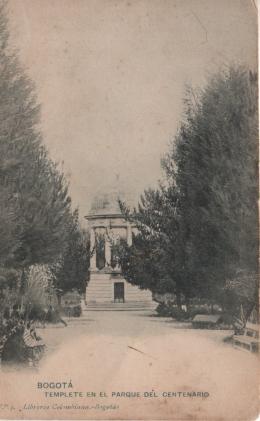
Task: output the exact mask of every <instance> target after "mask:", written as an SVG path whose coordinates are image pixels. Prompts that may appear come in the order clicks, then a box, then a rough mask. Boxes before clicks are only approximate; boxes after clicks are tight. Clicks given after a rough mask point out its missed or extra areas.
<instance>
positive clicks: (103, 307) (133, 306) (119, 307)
mask: <svg viewBox="0 0 260 421" xmlns="http://www.w3.org/2000/svg"><path fill="white" fill-rule="evenodd" d="M156 306H157V304H156V303H155V302H153V301H152V302H151V301H132V302H131V301H128V302H124V303H110V302H107V303H98V302H96V303H95V302H92V303H91V302H90V303H87V305H86V308H85V310H84V311H141V310H154V309H155V308H156Z"/></svg>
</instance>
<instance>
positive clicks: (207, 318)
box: [192, 314, 221, 329]
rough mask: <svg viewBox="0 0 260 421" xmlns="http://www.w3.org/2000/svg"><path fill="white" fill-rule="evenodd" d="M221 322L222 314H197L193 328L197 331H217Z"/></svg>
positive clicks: (193, 321)
mask: <svg viewBox="0 0 260 421" xmlns="http://www.w3.org/2000/svg"><path fill="white" fill-rule="evenodd" d="M220 320H221V315H220V314H196V316H195V317H194V318H193V320H192V327H194V328H195V329H212V328H213V329H215V328H216V327H217V325H218V323H219V322H220Z"/></svg>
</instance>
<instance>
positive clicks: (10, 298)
mask: <svg viewBox="0 0 260 421" xmlns="http://www.w3.org/2000/svg"><path fill="white" fill-rule="evenodd" d="M0 93H1V95H0V302H1V304H3V305H1V309H0V324H1V320H2V317H3V312H4V308H5V307H6V306H7V307H9V308H10V309H11V312H12V310H13V307H17V306H18V307H24V309H23V310H26V309H27V307H28V305H27V304H26V303H27V302H28V303H34V306H38V305H39V306H46V297H47V296H48V294H49V292H48V291H49V290H48V288H47V287H50V286H52V287H54V286H56V287H58V288H59V290H61V291H67V290H68V288H69V287H71V288H73V287H79V289H80V290H81V291H82V290H83V284H84V281H86V278H87V276H86V271H87V268H88V261H87V259H88V252H87V250H88V239H87V238H86V235H85V234H84V233H82V232H81V229H80V225H79V221H78V214H77V212H73V211H72V206H71V199H70V196H69V194H68V183H67V181H66V179H65V176H64V174H63V173H62V172H61V171H60V169H59V166H58V165H57V164H55V163H54V162H53V161H52V160H51V158H50V157H49V154H48V152H47V150H46V148H45V146H44V144H43V139H42V135H41V129H40V107H39V104H38V102H37V98H36V90H35V87H34V84H33V83H32V81H31V80H30V78H29V77H28V76H27V75H26V73H25V71H24V69H23V68H22V66H21V65H20V63H19V60H18V56H17V54H16V53H15V52H14V51H13V50H12V48H11V47H10V45H9V32H8V20H7V13H6V3H5V2H1V3H0ZM54 266H56V267H59V271H57V273H56V275H57V279H55V278H54V276H53V272H52V276H51V284H52V285H47V287H46V288H43V282H42V277H43V278H45V280H47V281H48V282H49V277H48V276H45V275H44V273H45V274H46V273H49V272H48V271H49V269H50V268H52V267H54ZM43 267H44V268H47V269H46V271H41V268H43ZM32 268H33V270H32ZM37 268H38V269H39V270H40V272H41V273H42V274H43V275H41V276H40V277H39V276H38V275H36V273H39V270H38V269H37ZM55 283H56V285H55ZM49 284H50V282H49ZM53 291H54V290H53ZM28 308H29V307H28Z"/></svg>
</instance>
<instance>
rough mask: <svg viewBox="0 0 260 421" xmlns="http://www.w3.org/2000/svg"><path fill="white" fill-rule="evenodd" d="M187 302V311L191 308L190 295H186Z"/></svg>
mask: <svg viewBox="0 0 260 421" xmlns="http://www.w3.org/2000/svg"><path fill="white" fill-rule="evenodd" d="M185 304H186V307H187V311H189V309H190V297H185Z"/></svg>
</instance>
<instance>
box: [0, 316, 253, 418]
mask: <svg viewBox="0 0 260 421" xmlns="http://www.w3.org/2000/svg"><path fill="white" fill-rule="evenodd" d="M68 323H69V325H68V327H67V328H64V327H62V325H59V326H54V327H47V328H46V329H42V330H41V331H40V334H41V336H42V337H43V338H44V340H45V342H46V343H47V346H48V351H47V352H46V355H45V357H44V359H43V360H42V362H41V366H40V369H39V371H38V372H28V373H23V372H20V373H18V374H17V373H1V377H0V382H1V383H2V382H4V383H5V389H4V390H5V396H4V397H1V398H2V400H4V401H5V402H9V403H12V402H15V405H14V406H15V408H16V409H15V410H14V411H13V412H12V411H11V412H10V410H9V417H8V418H10V417H11V416H12V414H13V415H14V416H13V418H15V413H16V410H19V409H22V408H23V406H24V403H27V404H28V405H29V404H30V403H33V404H34V405H35V404H38V405H43V404H45V405H46V404H48V405H49V409H48V410H45V411H43V410H41V409H40V410H37V409H35V410H28V409H22V413H23V416H24V417H25V418H32V419H33V418H56V419H57V418H67V419H72V418H76V419H130V420H134V419H165V420H166V419H167V420H181V419H189V420H191V419H192V420H193V419H194V420H195V419H196V420H197V419H198V420H205V419H214V420H223V421H224V420H228V419H232V420H239V419H240V420H253V419H255V418H256V416H257V412H258V374H259V373H258V365H259V364H258V362H259V361H258V357H257V356H256V355H252V354H250V353H247V352H245V351H241V350H237V349H234V348H233V347H232V346H231V344H228V343H224V342H223V339H224V337H225V336H228V335H229V334H230V333H231V332H229V331H219V330H193V329H190V328H189V327H190V326H189V325H188V324H185V323H184V324H180V323H177V322H173V321H172V320H170V319H165V318H157V317H152V316H151V315H149V312H148V313H147V312H86V313H84V316H83V317H82V318H81V319H71V320H69V322H68ZM70 380H71V381H72V384H73V388H71V389H66V390H65V389H60V390H62V391H66V392H70V391H72V392H75V391H76V392H77V391H78V392H82V393H84V394H86V392H94V393H96V394H97V396H96V397H84V398H81V397H72V398H66V399H64V398H56V397H49V399H47V398H46V397H45V396H44V392H43V390H42V389H38V388H37V382H51V381H54V382H59V381H63V382H68V381H70ZM2 387H3V386H2V385H1V389H0V390H3V389H2ZM46 391H50V389H49V390H47V389H46ZM56 391H57V390H56ZM152 391H153V392H155V395H156V396H153V397H145V398H144V397H137V398H127V397H112V396H111V394H112V392H120V393H121V392H136V393H139V394H140V395H141V396H143V395H144V393H146V392H147V393H148V392H152ZM190 391H194V392H196V393H197V392H207V393H208V394H209V396H208V397H204V398H203V397H192V398H191V397H187V396H185V393H187V392H190ZM100 392H105V393H106V394H107V397H100V396H98V394H99V393H100ZM165 392H169V394H172V397H170V396H169V397H166V396H163V394H164V395H165ZM172 392H173V393H172ZM176 392H181V396H174V393H176ZM66 404H67V405H68V404H74V405H85V406H88V407H89V408H86V409H85V410H82V411H79V410H77V409H70V410H66V411H65V410H64V406H63V410H61V409H60V410H58V409H56V407H55V405H60V407H62V405H66ZM102 405H103V406H102ZM104 405H107V406H109V405H114V407H111V408H110V409H107V410H104ZM90 408H91V409H90ZM113 408H114V409H113ZM115 408H116V409H115ZM20 414H21V412H20ZM7 415H8V413H7Z"/></svg>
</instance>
